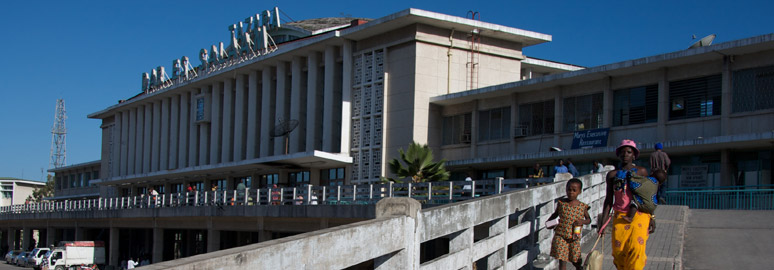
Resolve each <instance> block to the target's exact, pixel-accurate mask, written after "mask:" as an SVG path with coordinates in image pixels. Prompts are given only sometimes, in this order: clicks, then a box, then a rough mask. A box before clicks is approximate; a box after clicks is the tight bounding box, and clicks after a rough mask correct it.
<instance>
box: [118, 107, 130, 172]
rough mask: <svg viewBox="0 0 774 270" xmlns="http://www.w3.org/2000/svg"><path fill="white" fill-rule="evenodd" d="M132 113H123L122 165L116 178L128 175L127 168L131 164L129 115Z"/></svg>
mask: <svg viewBox="0 0 774 270" xmlns="http://www.w3.org/2000/svg"><path fill="white" fill-rule="evenodd" d="M131 112H132V111H123V112H122V113H121V141H120V142H119V143H120V144H121V149H120V152H121V158H120V160H121V163H120V164H119V167H120V171H119V173H118V175H115V176H124V175H127V173H126V167H127V165H128V163H129V160H128V159H129V114H131Z"/></svg>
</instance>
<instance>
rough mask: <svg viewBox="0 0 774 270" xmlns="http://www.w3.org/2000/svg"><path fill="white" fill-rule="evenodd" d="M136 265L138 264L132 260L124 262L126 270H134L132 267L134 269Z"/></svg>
mask: <svg viewBox="0 0 774 270" xmlns="http://www.w3.org/2000/svg"><path fill="white" fill-rule="evenodd" d="M138 264H140V263H138V262H137V261H135V259H134V258H129V260H128V261H126V269H134V267H136V266H137V265H138Z"/></svg>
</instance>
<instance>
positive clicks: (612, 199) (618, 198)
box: [600, 140, 656, 270]
mask: <svg viewBox="0 0 774 270" xmlns="http://www.w3.org/2000/svg"><path fill="white" fill-rule="evenodd" d="M615 153H616V156H618V158H619V159H620V160H621V164H620V166H619V169H618V170H615V171H610V172H608V173H607V193H606V194H607V196H606V197H605V203H604V207H603V209H602V219H601V220H600V221H604V220H607V218H608V213H610V209H611V208H612V209H613V210H614V211H615V213H614V214H613V240H612V245H613V264H615V267H616V268H617V269H618V270H640V269H643V268H644V267H645V264H646V263H647V261H648V256H647V255H646V254H645V248H646V246H647V243H648V235H649V234H651V233H653V232H654V231H655V230H656V221H655V219H654V218H653V216H652V215H650V214H647V213H643V212H639V211H638V212H637V213H636V214H635V215H634V219H633V220H632V222H629V221H626V220H625V219H624V217H625V216H626V212H627V210H628V209H629V202H630V201H631V200H632V196H633V195H632V191H631V189H629V188H627V187H626V178H627V177H626V175H627V174H630V173H631V174H638V175H641V176H645V177H647V176H648V171H647V169H645V168H644V167H642V166H636V165H634V163H633V162H634V160H636V159H637V157H638V156H639V154H640V151H639V149H637V144H636V143H634V141H631V140H623V141H622V142H621V145H620V146H618V148H616V150H615ZM600 233H604V232H600Z"/></svg>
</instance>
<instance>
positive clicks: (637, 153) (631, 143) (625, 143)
mask: <svg viewBox="0 0 774 270" xmlns="http://www.w3.org/2000/svg"><path fill="white" fill-rule="evenodd" d="M624 146H628V147H631V148H632V151H634V158H635V159H636V158H637V157H639V156H640V149H637V143H635V142H634V141H632V140H623V141H621V145H619V146H618V148H616V149H615V155H616V156H620V154H619V153H620V152H621V148H623V147H624Z"/></svg>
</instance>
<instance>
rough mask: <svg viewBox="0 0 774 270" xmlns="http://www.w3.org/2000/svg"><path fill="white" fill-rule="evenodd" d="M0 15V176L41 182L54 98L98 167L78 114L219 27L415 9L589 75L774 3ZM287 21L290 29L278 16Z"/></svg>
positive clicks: (76, 149) (73, 2)
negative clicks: (502, 30) (464, 21)
mask: <svg viewBox="0 0 774 270" xmlns="http://www.w3.org/2000/svg"><path fill="white" fill-rule="evenodd" d="M2 6H3V7H2V10H0V41H2V42H1V43H0V44H2V50H3V53H1V54H0V55H2V65H1V66H0V93H2V98H0V176H8V177H18V178H24V179H30V180H42V179H43V176H42V175H43V174H42V173H41V169H44V170H46V169H48V164H49V152H50V149H51V128H52V126H53V122H54V109H55V105H56V99H58V98H64V99H65V102H66V108H67V117H68V118H67V122H66V126H67V165H71V164H77V163H83V162H89V161H94V160H97V159H99V158H100V142H101V141H100V140H101V132H100V128H99V125H100V121H98V120H94V119H88V118H86V115H88V114H90V113H93V112H96V111H99V110H102V109H105V108H107V107H108V106H111V105H114V104H116V102H117V101H118V100H119V99H126V98H129V97H131V96H133V95H135V94H137V93H138V92H139V91H140V84H141V80H140V74H141V73H143V72H149V71H150V70H151V69H152V68H154V67H157V66H159V65H164V66H165V67H166V68H167V70H170V69H171V63H172V60H173V59H177V58H180V57H181V56H183V55H186V56H188V57H190V58H191V59H192V62H196V63H198V60H195V59H197V57H196V56H197V55H198V52H199V49H201V48H209V46H211V45H212V44H216V43H217V42H221V41H223V42H224V43H227V42H226V41H227V39H228V38H229V32H228V30H227V27H228V25H230V24H232V23H236V22H238V21H241V20H243V19H244V18H245V17H248V16H250V15H253V14H255V13H258V12H260V11H262V10H266V9H271V8H273V7H274V6H278V7H279V8H280V9H281V10H282V11H283V12H284V13H285V14H287V15H288V16H289V17H290V18H292V19H294V20H303V19H311V18H321V17H341V16H353V17H364V18H380V17H383V16H386V15H389V14H392V13H395V12H398V11H400V10H403V9H406V8H409V7H413V8H419V9H424V10H428V11H433V12H439V13H445V14H449V15H455V16H460V17H465V15H466V13H467V11H469V10H473V11H478V12H479V13H480V14H481V20H482V21H486V22H490V23H495V24H501V25H505V26H509V27H515V28H519V29H524V30H529V31H535V32H539V33H544V34H549V35H552V36H553V41H552V42H550V43H547V44H541V45H537V46H533V47H528V48H526V49H525V50H524V54H525V55H527V56H530V57H535V58H541V59H547V60H553V61H559V62H564V63H570V64H575V65H581V66H587V67H592V66H598V65H603V64H609V63H614V62H619V61H624V60H629V59H634V58H640V57H645V56H650V55H656V54H662V53H668V52H673V51H678V50H683V49H685V48H687V47H688V46H689V45H690V44H691V43H692V40H691V35H696V36H697V37H699V38H700V37H703V36H706V35H709V34H717V38H716V39H715V42H716V43H719V42H725V41H731V40H736V39H741V38H746V37H752V36H758V35H762V34H768V33H772V32H774V27H772V26H774V21H772V19H771V11H772V10H774V1H770V0H761V1H744V0H742V1H715V0H706V1H655V0H651V1H607V0H605V1H567V2H563V1H456V0H447V1H400V0H397V1H320V0H315V1H233V2H232V1H171V0H170V1H79V0H70V1H60V0H57V1H48V0H46V1H13V2H4V3H3V5H2ZM284 20H289V18H288V17H285V18H284Z"/></svg>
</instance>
